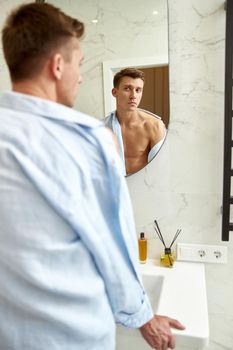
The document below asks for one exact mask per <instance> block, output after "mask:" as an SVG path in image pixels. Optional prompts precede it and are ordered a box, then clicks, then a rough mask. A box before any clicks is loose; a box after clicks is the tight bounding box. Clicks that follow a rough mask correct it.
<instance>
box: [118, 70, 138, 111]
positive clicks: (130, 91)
mask: <svg viewBox="0 0 233 350" xmlns="http://www.w3.org/2000/svg"><path fill="white" fill-rule="evenodd" d="M143 86H144V81H143V80H142V79H140V78H136V79H134V78H131V77H127V76H125V77H123V78H122V79H121V81H120V84H119V86H118V88H113V89H112V94H113V96H114V97H115V98H116V105H117V109H118V110H119V109H120V110H124V111H129V112H130V111H134V110H135V109H136V108H137V107H138V105H139V103H140V101H141V98H142V92H143Z"/></svg>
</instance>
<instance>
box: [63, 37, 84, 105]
mask: <svg viewBox="0 0 233 350" xmlns="http://www.w3.org/2000/svg"><path fill="white" fill-rule="evenodd" d="M82 61H83V53H82V51H81V48H80V45H79V42H78V40H76V39H75V44H74V45H73V46H72V48H71V52H70V55H69V58H68V59H66V60H64V67H63V74H62V79H61V81H60V84H59V86H58V96H59V102H60V103H62V104H64V105H66V106H68V107H73V106H74V103H75V100H76V98H77V95H78V89H79V85H80V84H81V83H82V75H81V72H80V66H81V64H82Z"/></svg>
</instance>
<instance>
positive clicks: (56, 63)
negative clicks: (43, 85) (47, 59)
mask: <svg viewBox="0 0 233 350" xmlns="http://www.w3.org/2000/svg"><path fill="white" fill-rule="evenodd" d="M63 70H64V59H63V57H62V55H61V54H60V53H56V54H55V55H53V56H52V57H51V73H52V75H53V77H54V78H55V79H56V80H61V78H62V75H63Z"/></svg>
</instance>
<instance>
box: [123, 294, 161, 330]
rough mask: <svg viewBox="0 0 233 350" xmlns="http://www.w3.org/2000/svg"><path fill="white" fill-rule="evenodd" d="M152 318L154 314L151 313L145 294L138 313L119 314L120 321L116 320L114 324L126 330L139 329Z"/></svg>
mask: <svg viewBox="0 0 233 350" xmlns="http://www.w3.org/2000/svg"><path fill="white" fill-rule="evenodd" d="M153 317H154V313H153V311H152V308H151V304H150V301H149V299H148V297H147V295H146V294H145V295H144V300H143V303H142V304H141V307H140V309H139V311H137V312H136V313H134V314H131V315H129V314H123V315H122V314H121V315H120V319H119V320H116V322H117V323H120V324H122V325H123V326H125V327H128V328H139V327H141V326H143V325H144V324H145V323H147V322H148V321H150V320H151V319H152V318H153Z"/></svg>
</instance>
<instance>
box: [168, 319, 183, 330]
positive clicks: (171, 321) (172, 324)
mask: <svg viewBox="0 0 233 350" xmlns="http://www.w3.org/2000/svg"><path fill="white" fill-rule="evenodd" d="M169 325H170V327H172V328H176V329H180V330H184V329H185V326H184V325H183V324H182V323H180V322H179V321H178V320H175V319H173V318H170V319H169Z"/></svg>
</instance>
